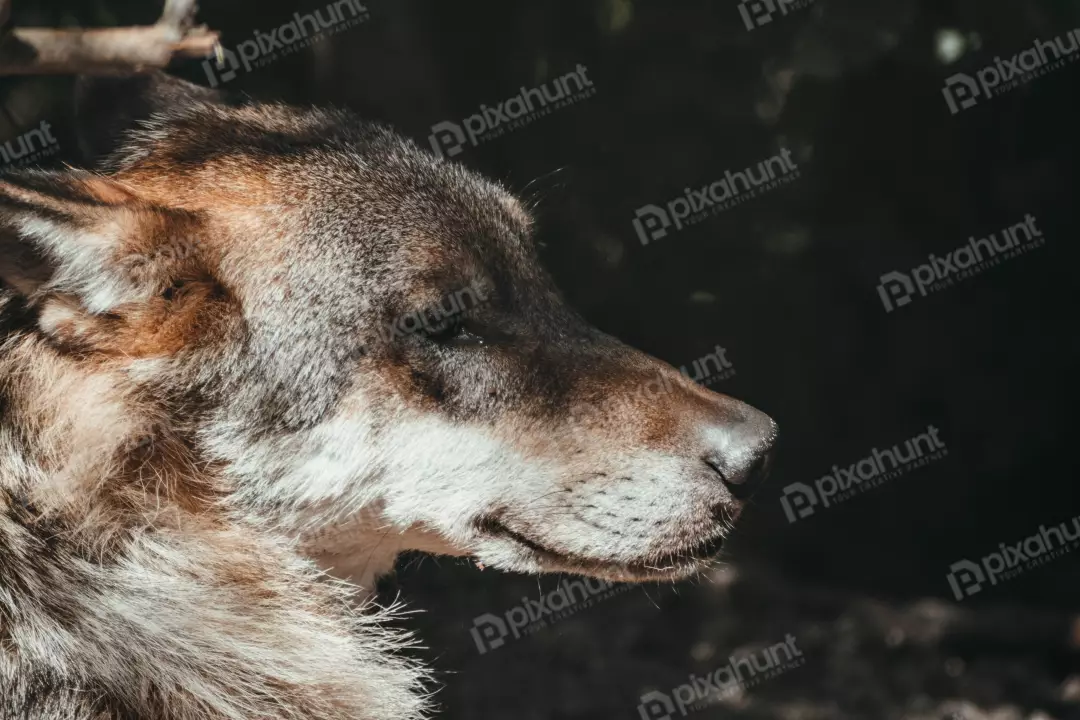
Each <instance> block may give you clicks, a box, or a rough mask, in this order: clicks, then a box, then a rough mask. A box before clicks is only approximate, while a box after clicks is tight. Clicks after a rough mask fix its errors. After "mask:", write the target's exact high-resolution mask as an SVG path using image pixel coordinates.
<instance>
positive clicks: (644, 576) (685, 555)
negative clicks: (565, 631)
mask: <svg viewBox="0 0 1080 720" xmlns="http://www.w3.org/2000/svg"><path fill="white" fill-rule="evenodd" d="M475 527H476V529H477V530H478V531H479V532H480V533H482V534H483V535H485V536H487V537H491V538H498V539H502V540H509V541H511V542H513V543H514V544H516V545H518V546H519V547H522V548H525V549H527V550H529V551H531V552H532V553H533V554H534V555H535V556H536V559H537V560H540V561H542V562H543V563H544V564H545V565H547V566H548V567H549V568H551V569H553V570H556V571H560V572H572V573H577V574H582V575H596V576H600V577H610V578H613V579H616V580H624V581H625V580H638V581H640V580H670V579H678V578H680V577H684V576H686V575H690V574H693V573H694V572H696V571H700V570H703V569H705V568H706V567H707V566H708V563H709V561H710V560H711V559H712V558H713V557H714V556H715V555H716V554H717V553H718V552H720V550H721V549H722V548H723V545H724V539H725V535H723V534H719V535H715V536H713V537H710V538H707V539H705V540H702V541H700V542H698V543H696V544H694V545H690V546H687V547H685V548H680V549H678V550H674V551H671V552H667V553H664V554H663V555H658V556H656V557H652V558H648V559H645V560H637V561H631V562H619V561H614V560H609V561H604V560H598V559H596V558H591V557H585V556H581V555H577V554H575V553H567V552H560V551H557V550H553V549H551V548H550V547H548V546H546V545H544V544H543V543H541V542H539V541H537V540H535V539H533V538H531V537H529V536H527V535H524V534H522V533H521V532H518V531H516V530H514V529H512V528H510V527H509V526H507V525H506V524H505V523H504V522H503V521H502V520H501V518H500V517H499V516H498V515H487V516H484V517H482V518H480V519H478V520H477V521H476V523H475Z"/></svg>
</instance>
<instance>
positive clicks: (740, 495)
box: [702, 407, 778, 500]
mask: <svg viewBox="0 0 1080 720" xmlns="http://www.w3.org/2000/svg"><path fill="white" fill-rule="evenodd" d="M746 410H747V411H746V413H745V416H744V418H743V419H741V420H739V421H737V422H734V423H726V424H724V425H723V426H718V427H710V428H708V429H707V430H706V433H705V436H706V445H707V448H706V450H705V453H704V455H703V458H702V459H703V460H704V461H705V464H706V465H708V466H709V467H710V468H712V470H713V471H714V472H715V473H716V474H717V475H719V476H720V480H721V481H722V482H723V483H724V485H725V486H726V487H727V489H728V490H729V491H730V492H731V494H732V495H734V496H735V497H736V498H737V499H740V500H741V499H745V498H747V497H749V496H750V495H752V494H753V493H754V492H755V491H756V490H757V489H758V488H759V487H760V486H761V484H762V483H763V482H764V481H765V479H766V477H768V474H769V470H770V468H771V466H772V455H773V448H774V447H775V445H776V439H777V435H778V431H777V426H776V423H775V422H774V421H773V419H772V418H770V417H769V416H768V415H766V414H765V413H763V412H760V411H758V410H754V409H753V408H750V407H747V408H746Z"/></svg>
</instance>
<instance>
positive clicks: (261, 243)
mask: <svg viewBox="0 0 1080 720" xmlns="http://www.w3.org/2000/svg"><path fill="white" fill-rule="evenodd" d="M106 167H107V169H109V170H112V171H113V172H114V173H115V177H116V178H117V179H118V180H120V181H121V182H124V183H126V184H129V185H130V186H132V187H133V188H134V189H135V190H136V192H138V193H139V194H140V195H142V196H143V197H145V198H147V199H149V200H151V201H153V202H156V203H159V204H162V205H165V206H169V207H174V208H178V209H183V210H189V211H195V212H196V213H201V214H203V215H205V217H206V218H207V220H208V223H209V224H210V225H211V226H212V229H218V230H222V231H223V232H224V234H225V235H232V236H233V237H230V238H226V239H223V242H229V243H230V245H231V246H232V247H233V249H234V250H235V249H236V247H237V246H239V245H243V246H246V247H249V248H251V249H252V250H261V251H264V253H267V254H263V257H264V258H269V257H273V258H276V259H279V260H280V259H284V258H288V257H289V256H290V255H292V254H294V253H295V254H300V255H302V256H303V257H304V258H305V259H307V260H311V259H312V254H313V253H317V254H320V255H323V256H324V257H325V258H326V259H328V260H334V261H337V262H338V263H340V262H341V261H343V260H349V261H350V262H353V263H355V262H362V263H363V264H364V265H365V267H366V269H367V270H368V271H369V272H370V271H377V270H378V269H379V266H380V265H382V266H384V267H383V270H389V269H390V268H391V267H392V268H393V269H396V270H399V271H400V270H403V269H407V270H409V271H410V272H411V273H413V275H412V277H411V278H410V281H411V282H413V283H415V281H416V278H415V273H421V274H428V275H431V276H432V279H433V280H436V281H438V280H439V279H442V277H441V276H446V275H456V276H459V277H458V278H457V279H458V281H459V282H460V281H468V280H472V279H475V278H476V277H478V276H488V277H490V278H491V280H492V281H493V282H494V281H497V280H498V278H497V277H491V276H505V275H506V274H507V273H508V271H509V270H510V269H511V268H513V269H515V270H516V271H520V269H521V268H524V267H529V266H531V265H532V264H533V261H534V257H533V248H532V245H531V242H530V240H529V236H530V234H531V228H532V219H531V217H530V215H529V213H528V211H527V210H526V209H525V207H524V206H523V205H522V204H521V203H520V202H519V201H518V199H517V198H516V197H514V195H512V194H511V193H510V192H509V191H507V190H506V189H505V188H504V187H502V186H501V185H499V184H498V183H496V182H493V181H491V180H488V179H486V178H484V177H482V176H480V175H478V174H476V173H473V172H471V171H469V170H468V169H467V168H465V167H464V166H462V165H460V164H457V163H450V162H447V161H444V160H442V159H439V158H437V157H435V156H434V155H432V154H431V153H429V152H427V151H426V150H422V149H421V148H419V147H418V146H417V145H416V144H415V143H413V142H412V141H411V140H409V139H407V138H404V137H402V136H401V135H399V134H397V133H396V132H394V131H392V130H390V129H389V128H387V127H384V126H382V125H379V124H377V123H373V122H368V121H364V120H361V119H360V118H358V117H356V116H355V115H353V114H352V113H350V112H348V111H344V110H325V109H301V108H295V107H291V106H286V105H261V104H259V105H256V104H252V105H243V106H229V105H221V104H216V103H203V102H196V103H193V104H190V105H188V106H186V107H180V108H177V109H175V110H171V111H168V112H164V113H157V114H155V115H154V116H152V117H151V118H150V119H149V120H148V121H146V122H144V123H143V124H142V125H141V126H140V127H139V128H138V129H136V130H134V131H133V132H132V133H130V135H129V136H128V138H127V141H126V142H125V143H124V144H123V145H122V146H121V148H120V149H119V150H118V151H117V152H115V153H114V154H113V155H112V156H111V157H110V158H108V160H107V161H106ZM211 242H212V240H211ZM402 254H404V255H405V256H407V260H408V262H402V260H403V258H402ZM391 261H392V262H391ZM384 279H385V280H390V279H391V278H384ZM445 279H446V280H447V281H450V279H449V278H445ZM517 279H518V280H522V279H525V278H517ZM451 284H452V282H451Z"/></svg>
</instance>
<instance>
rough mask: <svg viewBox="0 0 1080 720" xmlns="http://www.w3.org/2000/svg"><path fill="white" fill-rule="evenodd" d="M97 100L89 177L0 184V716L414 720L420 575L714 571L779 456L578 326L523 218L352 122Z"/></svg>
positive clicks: (158, 98)
mask: <svg viewBox="0 0 1080 720" xmlns="http://www.w3.org/2000/svg"><path fill="white" fill-rule="evenodd" d="M82 98H83V100H82V101H80V103H79V125H80V127H81V131H82V136H81V139H80V142H81V144H82V146H83V148H84V149H85V152H86V156H87V158H88V163H89V162H90V159H92V162H93V164H92V165H89V167H92V168H93V169H76V168H72V167H67V168H65V169H62V170H55V171H43V170H22V171H17V172H12V173H8V174H6V175H4V176H2V178H0V717H3V718H5V719H6V718H35V719H37V718H45V719H47V720H89V719H91V718H92V719H95V720H105V719H108V720H120V719H132V720H134V719H140V720H141V719H150V718H153V719H155V720H162V719H165V720H211V719H213V720H217V719H222V718H224V719H229V720H241V719H242V718H245V719H246V718H274V719H279V718H280V719H286V718H288V719H293V718H305V719H306V720H323V719H326V720H330V719H339V718H340V719H345V718H348V719H364V720H389V719H391V718H393V719H394V720H402V719H406V720H407V719H409V718H418V717H422V716H425V715H426V713H427V712H428V710H427V708H428V707H429V705H430V702H429V696H430V692H431V686H430V683H429V680H428V677H427V673H426V671H425V669H424V668H422V667H420V666H419V665H418V664H417V663H416V662H414V661H413V660H411V659H409V656H408V652H407V650H406V649H405V648H407V646H408V645H409V643H410V638H409V637H408V636H407V635H404V634H402V633H401V632H400V631H398V630H394V629H391V628H390V627H388V626H387V624H386V619H387V613H388V612H392V611H393V608H390V609H386V610H378V609H372V608H371V607H369V605H366V604H364V603H363V602H362V601H361V600H360V599H359V598H362V597H363V596H364V593H365V591H370V588H371V587H372V583H373V582H374V580H375V578H377V577H378V576H379V575H381V574H384V573H386V572H389V571H390V570H391V569H392V567H393V563H394V558H395V556H396V555H397V554H398V553H400V552H402V551H404V550H420V551H426V552H430V553H439V554H444V555H453V556H466V557H473V558H475V560H476V561H477V562H479V563H482V564H483V565H484V566H490V567H495V568H501V569H504V570H509V571H517V572H526V573H542V572H562V573H578V574H584V575H589V576H596V577H600V578H605V579H607V580H610V581H627V582H638V581H649V580H664V581H674V580H678V579H680V578H684V577H687V576H690V575H693V574H694V573H697V572H699V571H700V570H702V569H703V568H705V567H707V566H708V564H709V562H710V559H711V558H713V557H714V556H715V555H716V553H717V552H718V551H719V549H720V547H721V545H722V543H723V540H724V537H725V535H726V534H727V533H728V532H729V530H730V529H731V527H732V524H733V523H734V521H735V520H736V518H737V517H738V515H739V513H740V511H741V509H742V507H743V505H744V503H745V500H746V498H747V497H748V495H749V494H750V493H751V492H752V491H753V488H754V487H755V486H756V485H757V484H759V483H760V481H761V479H762V478H763V477H764V476H765V474H766V472H767V470H768V465H769V462H770V460H769V458H770V457H771V449H772V448H773V445H774V442H775V440H776V436H777V428H776V424H775V423H774V422H773V421H772V419H770V418H769V417H768V416H767V415H766V414H764V413H762V412H760V411H759V410H756V409H754V408H752V407H750V406H749V405H747V404H745V403H743V402H740V401H738V400H735V399H733V398H731V397H727V396H724V395H720V394H717V393H714V392H711V391H709V390H706V389H704V388H702V387H700V386H698V385H697V384H696V383H694V382H692V381H691V380H689V379H688V378H686V377H684V376H683V375H682V374H681V373H680V372H679V371H678V370H677V369H675V368H673V367H670V366H669V365H667V364H665V363H663V362H661V361H659V360H657V359H655V358H652V357H649V356H648V355H646V354H644V353H642V352H639V351H637V350H634V349H631V348H630V347H627V346H626V345H623V344H622V343H620V342H619V341H618V340H616V339H615V338H613V337H610V336H608V335H605V334H604V333H602V332H600V331H599V330H598V329H596V328H594V327H592V326H590V325H589V324H588V323H587V322H585V321H584V320H583V319H582V318H581V317H580V316H579V315H577V314H576V313H575V312H574V311H572V310H571V309H570V308H569V307H568V306H567V305H566V304H565V303H564V301H563V300H562V299H561V297H560V295H559V293H558V291H557V290H556V288H555V285H554V283H553V281H552V280H551V278H550V277H549V276H548V275H547V274H546V273H545V272H544V270H543V269H542V268H541V264H540V262H539V260H538V256H537V249H536V247H535V241H534V235H535V227H534V221H533V219H532V215H531V213H530V210H529V208H528V207H527V206H526V205H525V204H524V203H523V202H522V201H520V200H518V199H517V198H516V197H515V196H514V195H513V194H511V193H510V192H509V191H507V190H506V189H505V188H503V187H502V186H500V185H499V184H497V183H494V182H492V181H490V180H487V179H484V178H483V177H480V176H479V175H477V174H475V173H474V172H471V171H469V170H468V169H466V168H465V167H464V166H462V165H460V164H457V163H454V162H449V161H445V160H442V159H439V158H436V157H435V156H433V155H431V154H430V153H429V152H427V151H425V150H422V149H420V148H419V147H417V146H416V145H414V144H413V143H412V142H411V141H409V140H407V139H403V138H402V137H401V136H399V135H397V134H395V133H394V132H393V131H391V130H390V129H388V128H386V127H383V126H381V125H378V124H374V123H370V122H364V121H361V120H359V119H358V118H356V117H354V116H353V115H351V114H349V113H348V112H345V111H340V110H322V109H301V108H295V107H289V106H285V105H279V104H260V103H255V102H250V101H246V102H232V101H230V100H228V99H226V98H222V97H220V96H218V95H216V94H214V93H212V92H210V91H208V90H206V89H203V88H199V87H197V86H194V85H189V84H187V83H185V82H183V81H180V80H177V79H174V78H170V77H168V76H165V75H150V76H143V77H134V78H117V79H109V80H99V81H96V82H93V83H84V85H83V91H82ZM403 319H407V320H405V321H403Z"/></svg>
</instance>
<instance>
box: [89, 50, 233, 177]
mask: <svg viewBox="0 0 1080 720" xmlns="http://www.w3.org/2000/svg"><path fill="white" fill-rule="evenodd" d="M194 103H215V104H232V103H231V102H230V100H229V98H228V97H227V96H226V95H225V93H223V92H221V91H218V90H211V89H209V88H205V87H201V86H199V85H195V84H193V83H189V82H187V81H186V80H181V79H180V78H177V77H173V76H171V75H166V74H165V73H163V72H161V71H155V72H152V73H147V74H142V75H128V76H121V77H109V76H101V77H91V76H81V77H80V78H79V79H78V81H77V82H76V85H75V114H76V118H75V120H76V125H77V126H78V133H79V149H80V151H81V153H82V156H83V160H84V162H86V163H87V164H88V165H90V166H93V167H102V166H103V165H104V163H105V161H106V160H108V159H109V157H110V156H111V155H113V153H115V152H116V151H117V150H118V149H120V148H121V147H122V146H123V143H124V141H125V139H126V136H127V134H128V132H129V131H130V130H132V129H134V128H135V127H136V126H137V125H138V124H139V123H140V122H142V121H144V120H147V119H149V118H150V117H151V116H153V115H155V114H158V113H165V112H168V111H170V110H171V111H173V112H175V111H176V110H177V109H178V108H183V107H185V106H187V105H191V104H194Z"/></svg>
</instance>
